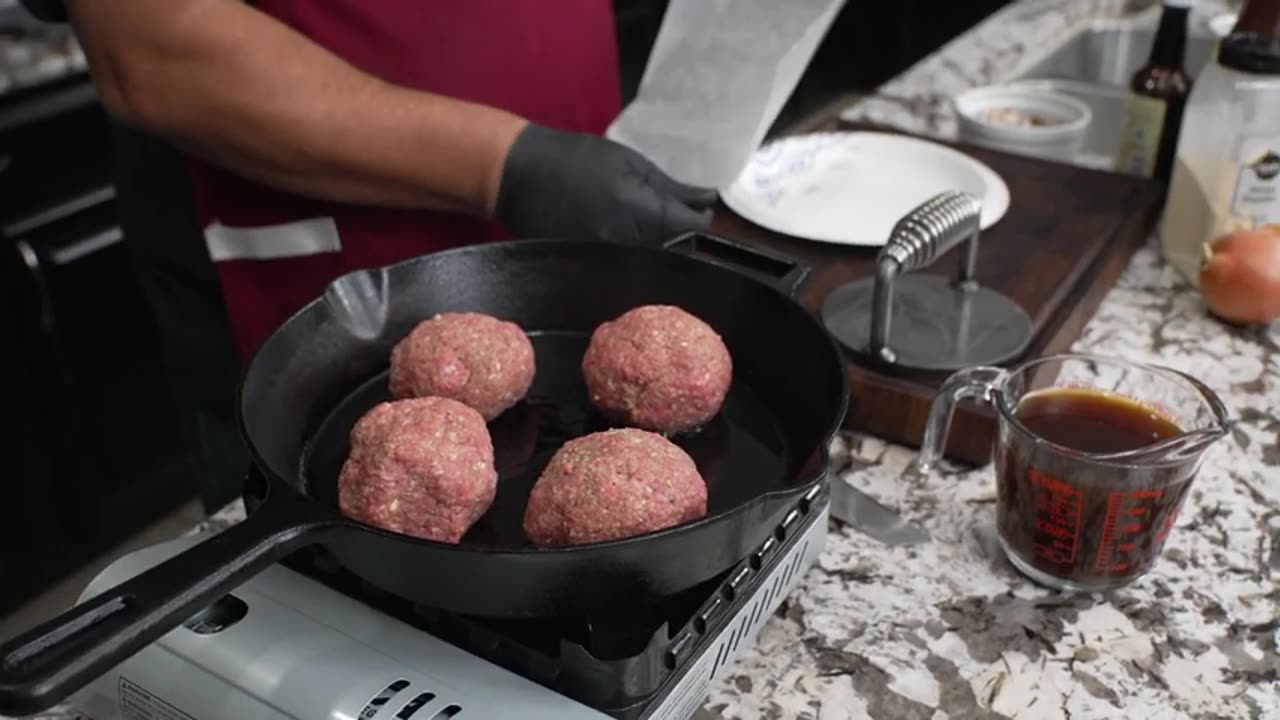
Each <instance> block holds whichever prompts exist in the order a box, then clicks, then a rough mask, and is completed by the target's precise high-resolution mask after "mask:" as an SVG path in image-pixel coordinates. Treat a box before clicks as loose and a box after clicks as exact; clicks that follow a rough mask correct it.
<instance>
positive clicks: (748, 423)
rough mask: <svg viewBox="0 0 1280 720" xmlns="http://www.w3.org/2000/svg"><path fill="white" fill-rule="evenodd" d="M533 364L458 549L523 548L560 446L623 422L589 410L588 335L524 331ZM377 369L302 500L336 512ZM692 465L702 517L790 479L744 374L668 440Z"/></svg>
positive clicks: (497, 433) (378, 381)
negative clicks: (535, 496) (531, 502)
mask: <svg viewBox="0 0 1280 720" xmlns="http://www.w3.org/2000/svg"><path fill="white" fill-rule="evenodd" d="M526 331H528V332H529V336H530V339H531V340H532V342H533V347H534V352H535V354H536V358H537V373H536V375H535V376H534V384H533V387H532V388H531V389H530V392H529V396H528V397H527V398H526V400H525V401H524V402H521V403H520V404H518V405H516V406H515V407H513V408H511V410H509V411H507V412H506V413H504V414H503V415H502V416H500V417H498V418H497V419H495V420H494V421H493V422H492V423H490V425H489V430H490V434H491V436H492V437H493V443H494V454H495V459H496V463H497V466H498V471H499V482H498V493H497V497H496V498H495V499H494V503H493V506H492V507H490V509H489V511H488V512H487V513H486V514H485V515H484V517H482V518H481V519H480V520H479V521H478V522H477V523H476V525H475V526H473V527H472V529H471V531H470V532H469V533H468V534H467V535H466V537H464V538H463V539H462V543H461V544H463V545H479V546H487V547H508V548H509V547H513V546H522V545H530V544H529V542H528V541H527V539H526V538H525V535H524V531H523V527H522V525H523V522H524V511H525V505H526V503H527V502H528V499H529V492H530V491H531V490H532V489H533V485H534V483H535V482H536V481H537V479H538V475H539V474H540V473H541V472H542V469H543V468H544V467H545V466H546V464H547V462H548V461H549V460H550V459H551V456H552V455H553V454H554V453H555V451H556V450H557V449H559V448H560V446H561V445H563V444H564V443H565V442H566V441H568V440H571V439H573V438H575V437H579V436H581V435H585V434H588V433H591V432H596V431H598V430H606V429H608V428H611V427H621V425H619V424H617V423H614V422H611V421H610V420H609V419H608V418H605V417H603V416H602V415H601V414H600V413H598V412H596V411H595V410H594V409H593V407H592V405H591V402H590V401H589V399H588V396H587V389H586V385H585V384H584V382H583V379H582V371H581V362H582V355H583V353H584V352H585V351H586V349H587V343H588V341H589V339H590V337H589V335H587V334H585V333H577V332H564V331H554V330H536V329H535V330H532V331H530V330H529V329H527V328H526ZM389 398H390V395H389V393H388V390H387V374H386V373H380V374H379V375H378V376H376V377H374V378H373V379H372V380H370V381H369V382H367V383H365V384H364V385H362V386H360V387H359V388H358V389H357V390H356V391H355V392H354V393H352V394H351V395H350V396H348V397H347V398H345V399H344V400H343V401H342V402H341V403H340V404H339V405H338V407H337V408H336V409H335V410H334V411H333V413H332V414H331V415H330V416H329V417H328V418H326V419H325V420H324V422H323V423H321V425H320V428H319V429H318V430H317V432H316V433H315V435H314V437H313V438H312V440H311V442H310V443H308V446H307V448H306V450H305V452H304V453H303V459H302V462H303V465H302V475H303V479H304V482H305V483H306V487H307V494H308V495H310V496H311V497H313V498H315V499H316V500H318V501H320V502H322V503H325V504H326V505H329V506H330V507H333V508H335V509H336V508H337V491H336V486H337V477H338V472H339V471H340V470H341V468H342V464H343V462H344V461H345V460H346V457H347V453H348V451H349V442H348V437H349V435H350V432H351V428H352V426H353V425H354V424H355V422H356V421H357V420H359V419H360V417H361V416H362V415H363V414H364V413H366V412H367V411H368V410H369V409H370V408H372V407H373V406H374V405H376V404H377V403H379V402H382V401H384V400H388V399H389ZM670 439H671V440H672V441H673V442H675V443H676V444H677V445H679V446H680V447H682V448H683V449H684V450H685V451H686V452H688V453H689V455H690V456H691V457H692V458H693V459H694V462H695V463H697V465H698V470H699V472H700V473H701V474H702V477H703V479H704V480H706V481H707V494H708V498H707V505H708V507H707V511H708V514H717V513H721V512H725V511H728V510H731V509H733V508H735V507H739V506H741V505H743V504H745V503H747V502H750V501H751V500H752V499H753V498H756V497H759V496H760V495H762V494H765V493H768V492H773V491H775V490H777V489H778V488H779V487H781V486H783V485H784V484H785V482H786V479H787V476H788V470H787V465H786V457H787V445H786V436H785V434H784V433H783V431H782V427H781V426H780V425H779V423H778V419H777V417H776V416H775V415H774V413H773V412H772V411H771V410H770V409H769V406H768V405H767V404H766V403H765V402H764V400H763V399H762V398H761V397H760V396H759V395H758V394H757V393H755V392H754V391H753V390H752V389H751V387H750V386H749V385H748V384H747V383H746V382H744V381H743V379H742V378H735V380H734V382H733V384H732V385H731V386H730V391H729V394H728V396H727V397H726V399H725V404H724V407H723V408H722V409H721V412H720V413H719V414H718V415H717V416H716V417H715V418H713V419H712V420H711V421H710V422H709V423H707V424H706V425H705V426H704V427H702V428H700V429H699V430H697V431H694V432H689V433H683V434H676V435H672V436H671V438H670Z"/></svg>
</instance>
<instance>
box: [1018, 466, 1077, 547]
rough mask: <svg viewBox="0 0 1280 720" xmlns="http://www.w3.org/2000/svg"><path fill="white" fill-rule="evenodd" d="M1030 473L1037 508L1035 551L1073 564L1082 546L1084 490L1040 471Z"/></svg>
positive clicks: (1030, 471)
mask: <svg viewBox="0 0 1280 720" xmlns="http://www.w3.org/2000/svg"><path fill="white" fill-rule="evenodd" d="M1028 472H1029V473H1030V477H1031V488H1032V492H1033V493H1034V496H1033V497H1034V500H1035V508H1036V533H1035V543H1034V545H1033V547H1034V551H1035V554H1036V556H1037V557H1041V558H1044V559H1045V560H1047V561H1049V562H1052V563H1056V564H1059V565H1070V564H1071V563H1072V562H1074V561H1075V557H1076V550H1077V549H1078V548H1079V546H1080V520H1081V517H1082V514H1083V512H1084V493H1082V492H1081V491H1080V490H1078V489H1076V488H1074V487H1072V486H1070V485H1068V484H1067V483H1064V482H1062V481H1061V480H1058V479H1056V478H1051V477H1049V476H1048V475H1045V474H1043V473H1040V472H1037V471H1036V470H1029V471H1028Z"/></svg>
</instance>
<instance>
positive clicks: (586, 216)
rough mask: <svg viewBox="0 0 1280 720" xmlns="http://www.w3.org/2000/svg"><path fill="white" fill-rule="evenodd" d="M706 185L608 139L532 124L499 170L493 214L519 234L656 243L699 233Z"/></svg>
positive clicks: (710, 192) (707, 203) (709, 193)
mask: <svg viewBox="0 0 1280 720" xmlns="http://www.w3.org/2000/svg"><path fill="white" fill-rule="evenodd" d="M715 201H716V192H715V190H714V189H712V188H698V187H692V186H689V185H685V184H683V183H680V182H677V181H675V180H673V179H671V178H670V177H668V176H667V175H666V174H665V173H663V172H662V170H660V169H659V168H658V167H657V166H656V165H654V164H653V163H652V162H650V161H649V160H647V159H646V158H645V157H644V156H642V155H640V154H639V153H637V152H635V151H634V150H632V149H630V148H628V147H626V146H624V145H621V144H619V143H616V142H614V141H612V140H609V139H607V138H603V137H599V136H596V135H587V134H582V133H572V132H564V131H561V130H554V129H552V128H548V127H544V126H541V125H535V124H533V123H530V124H529V125H528V126H527V127H526V128H525V129H524V130H522V131H521V133H520V135H519V136H517V137H516V140H515V142H514V143H513V144H512V146H511V150H510V152H509V153H508V155H507V159H506V163H505V165H504V167H503V172H502V180H501V183H500V185H499V189H498V197H497V201H496V203H495V208H494V213H495V215H496V216H497V218H498V220H500V221H501V222H502V223H503V224H504V225H506V226H507V229H508V230H510V231H511V232H512V233H513V234H515V235H516V236H517V237H520V238H565V239H571V240H595V241H602V242H616V243H631V244H642V245H659V244H661V243H663V242H665V241H667V240H670V239H671V238H673V237H675V236H676V235H679V234H680V233H682V232H686V231H690V230H705V229H706V228H707V227H708V226H709V225H710V223H711V208H712V207H713V206H714V204H715Z"/></svg>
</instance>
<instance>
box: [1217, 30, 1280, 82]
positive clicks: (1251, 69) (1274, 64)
mask: <svg viewBox="0 0 1280 720" xmlns="http://www.w3.org/2000/svg"><path fill="white" fill-rule="evenodd" d="M1218 64H1219V65H1222V66H1223V67H1229V68H1231V69H1233V70H1240V71H1242V72H1247V73H1256V74H1260V75H1280V36H1276V35H1264V34H1262V33H1255V32H1234V33H1231V34H1230V35H1228V36H1227V37H1226V38H1223V40H1222V45H1221V47H1219V48H1218Z"/></svg>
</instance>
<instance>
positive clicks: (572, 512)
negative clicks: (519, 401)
mask: <svg viewBox="0 0 1280 720" xmlns="http://www.w3.org/2000/svg"><path fill="white" fill-rule="evenodd" d="M706 514H707V485H706V483H704V482H703V480H702V476H701V475H699V474H698V468H697V466H696V465H694V463H693V459H692V458H690V457H689V455H688V454H687V453H685V451H684V450H681V449H680V448H679V447H678V446H677V445H676V444H675V443H672V442H671V441H670V440H667V439H666V438H664V437H663V436H661V435H658V434H656V433H652V432H648V431H645V430H637V429H634V428H626V429H621V430H605V431H604V432H598V433H593V434H591V435H585V436H583V437H580V438H576V439H574V440H570V441H569V442H567V443H565V444H564V445H563V446H562V447H561V448H560V449H559V450H558V451H556V454H555V455H553V456H552V458H551V462H549V463H548V464H547V467H546V469H545V470H543V472H542V475H541V476H540V477H539V478H538V482H537V484H535V485H534V486H533V492H531V493H530V495H529V504H528V506H527V507H526V509H525V515H524V531H525V534H526V535H528V537H529V539H530V540H531V541H533V543H534V544H535V545H540V546H544V547H554V546H564V545H581V544H583V543H591V542H602V541H605V540H614V539H617V538H625V537H631V536H634V535H640V534H642V533H647V532H652V531H654V530H661V529H662V528H668V527H672V526H675V525H680V524H682V523H686V522H690V521H693V520H697V519H698V518H700V517H703V516H704V515H706Z"/></svg>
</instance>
